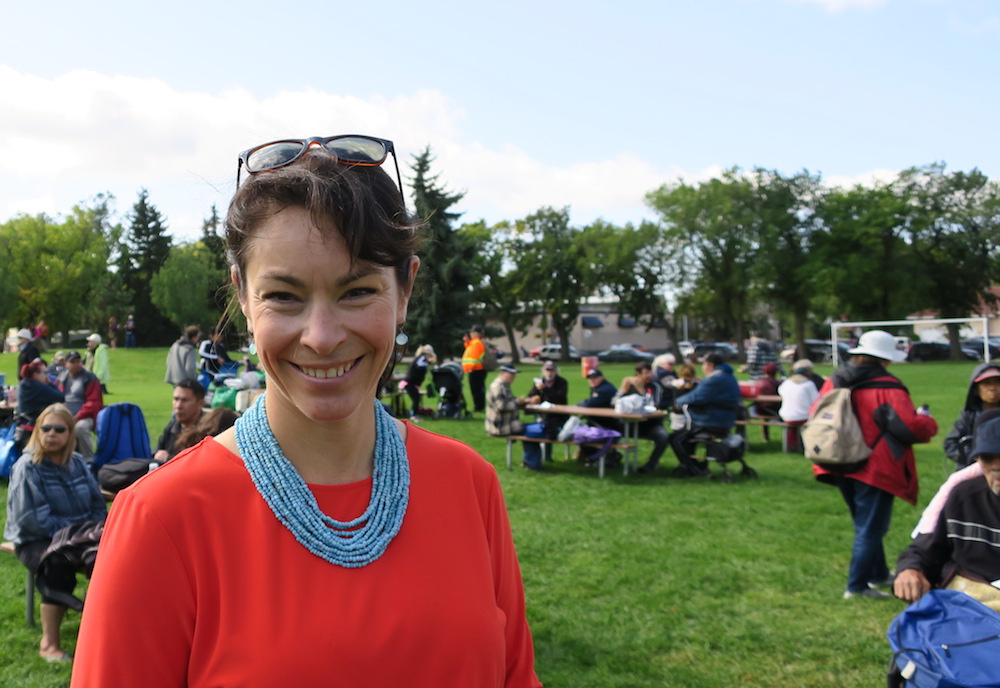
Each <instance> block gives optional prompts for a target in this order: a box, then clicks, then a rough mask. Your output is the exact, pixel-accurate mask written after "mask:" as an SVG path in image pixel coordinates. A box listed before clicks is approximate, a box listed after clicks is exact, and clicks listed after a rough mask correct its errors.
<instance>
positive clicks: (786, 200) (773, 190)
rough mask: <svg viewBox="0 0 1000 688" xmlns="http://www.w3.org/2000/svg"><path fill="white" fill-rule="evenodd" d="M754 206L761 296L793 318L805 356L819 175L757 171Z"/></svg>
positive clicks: (754, 270) (757, 281) (757, 280)
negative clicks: (785, 175) (787, 174)
mask: <svg viewBox="0 0 1000 688" xmlns="http://www.w3.org/2000/svg"><path fill="white" fill-rule="evenodd" d="M750 179H751V183H752V189H753V204H754V207H755V213H754V215H755V219H756V231H755V234H756V238H755V243H756V244H757V247H758V250H757V259H756V260H755V261H754V263H753V266H752V273H753V280H754V284H755V286H756V289H757V294H758V295H759V297H760V299H761V300H762V301H763V302H764V303H767V304H768V305H769V306H770V307H771V308H773V309H774V310H775V311H777V312H779V313H785V314H787V315H788V316H790V317H791V318H792V322H793V329H794V333H795V341H796V342H797V344H798V347H799V352H800V354H801V357H805V339H806V330H807V322H808V320H809V314H810V305H811V295H812V294H813V293H814V292H815V275H816V270H815V266H814V265H813V264H812V263H811V262H810V260H809V255H810V248H811V246H812V244H813V235H814V234H815V233H816V232H817V229H818V225H817V223H816V222H815V219H814V216H815V206H816V200H817V198H818V196H819V193H820V178H819V177H818V176H814V175H811V174H809V173H808V172H805V171H803V172H799V173H798V174H795V175H793V176H791V177H784V176H782V175H781V174H780V173H778V172H775V171H770V170H763V169H759V168H758V169H756V170H754V172H753V174H752V175H751V176H750Z"/></svg>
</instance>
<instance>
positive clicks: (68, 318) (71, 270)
mask: <svg viewBox="0 0 1000 688" xmlns="http://www.w3.org/2000/svg"><path fill="white" fill-rule="evenodd" d="M106 210H107V209H106V205H104V204H103V203H102V202H101V201H99V202H98V204H97V206H96V207H92V208H85V207H81V206H76V207H74V208H73V211H72V213H71V214H70V215H69V216H68V217H67V218H66V219H65V220H64V221H63V222H61V223H58V224H57V223H55V222H53V221H52V220H51V219H50V218H48V217H46V216H45V215H37V216H33V217H32V216H27V215H21V216H18V217H16V218H14V219H13V220H10V221H8V222H6V223H4V224H3V225H0V247H3V248H4V250H5V251H6V255H7V256H8V259H7V262H6V264H5V265H4V279H3V280H0V281H3V282H4V283H5V285H6V286H5V287H4V290H8V291H13V290H16V298H14V299H12V303H13V304H14V307H13V309H12V310H11V311H10V313H9V314H8V315H7V317H6V318H5V319H4V320H5V323H8V324H16V325H18V326H28V325H32V324H34V323H35V322H37V321H38V319H39V318H45V321H46V322H47V323H48V325H49V327H50V328H51V329H52V331H54V332H57V331H60V330H62V331H67V330H69V329H74V328H80V327H90V328H92V329H96V328H97V327H98V325H99V324H100V322H99V321H98V320H97V319H96V315H95V309H94V303H97V302H100V301H101V300H102V299H104V298H106V297H105V292H106V291H107V290H108V289H109V286H110V285H113V284H114V277H113V276H112V275H109V272H108V260H109V256H110V247H109V233H108V232H109V230H108V228H107V226H106V222H105V221H106V218H107V213H106Z"/></svg>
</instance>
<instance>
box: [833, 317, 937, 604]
mask: <svg viewBox="0 0 1000 688" xmlns="http://www.w3.org/2000/svg"><path fill="white" fill-rule="evenodd" d="M848 353H849V354H850V355H851V358H850V359H849V360H848V362H847V364H846V365H844V366H843V367H841V368H838V369H837V370H835V371H834V372H833V375H831V376H830V377H829V378H828V379H827V381H826V382H825V383H824V384H823V389H821V390H820V397H822V396H823V395H824V394H827V393H829V392H830V391H831V390H833V389H834V388H835V387H848V388H850V389H851V390H852V392H851V399H852V401H853V404H854V410H855V413H856V415H857V418H858V422H859V423H860V425H861V432H862V434H863V435H864V438H865V443H866V444H867V445H868V446H869V447H871V455H870V456H869V457H868V459H865V460H860V461H858V462H857V463H856V464H855V465H853V466H850V467H846V470H844V469H841V470H835V469H833V468H832V467H825V466H823V465H820V464H813V472H814V474H815V477H816V479H817V480H819V481H820V482H824V483H827V484H830V485H834V486H836V487H837V488H838V489H839V490H840V494H841V496H842V497H843V499H844V502H845V503H846V504H847V508H848V511H849V512H850V514H851V520H852V521H853V524H854V545H853V547H852V549H851V564H850V568H849V569H848V575H847V588H846V589H845V591H844V595H843V596H844V599H854V598H887V597H890V595H889V594H888V593H887V592H884V591H882V590H880V589H879V587H881V586H883V585H886V584H888V583H890V582H891V581H890V573H889V567H888V565H887V564H886V560H885V548H884V547H883V544H882V539H883V538H884V537H885V534H886V533H887V532H888V530H889V523H890V521H891V520H892V504H893V498H894V497H899V498H900V499H905V500H906V501H908V502H910V503H911V504H916V503H917V490H918V484H917V467H916V463H915V461H914V456H913V445H914V444H917V443H918V442H928V441H929V440H930V439H931V438H932V437H934V435H936V434H937V431H938V425H937V421H935V420H934V419H933V418H932V417H931V416H930V415H928V414H924V413H918V412H917V409H916V408H915V407H914V405H913V400H912V399H911V398H910V393H909V391H908V390H907V389H906V387H905V386H904V385H903V383H902V382H900V381H899V380H898V379H897V378H896V377H895V376H894V375H893V374H892V373H890V372H889V371H888V370H887V368H888V367H889V364H890V363H893V362H895V361H901V360H903V359H904V358H905V357H906V354H905V353H904V352H902V351H899V350H897V349H896V343H895V341H894V340H893V337H892V335H890V334H889V333H888V332H883V331H882V330H870V331H868V332H865V333H864V334H863V335H861V338H860V339H859V340H858V346H856V347H855V348H853V349H850V350H849V351H848ZM815 403H818V398H817V401H816V402H815ZM815 403H814V404H813V405H814V406H815Z"/></svg>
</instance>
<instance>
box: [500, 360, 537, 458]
mask: <svg viewBox="0 0 1000 688" xmlns="http://www.w3.org/2000/svg"><path fill="white" fill-rule="evenodd" d="M518 372H519V371H518V369H517V368H515V367H514V366H510V365H502V366H500V372H499V373H497V376H496V377H495V378H494V379H493V382H492V383H490V386H489V389H487V390H486V434H487V435H489V436H490V437H505V436H507V435H523V434H527V433H526V428H525V426H524V424H523V423H521V419H520V418H518V414H519V412H520V409H521V408H522V407H523V406H526V405H527V403H528V399H527V397H516V396H514V392H513V391H512V390H511V388H510V385H511V383H512V382H513V381H514V378H515V377H517V373H518ZM533 425H534V426H535V427H534V428H533V429H532V430H533V432H532V433H531V434H530V435H528V436H532V437H542V436H543V432H544V431H543V429H542V424H541V423H534V424H533ZM522 465H523V466H524V467H525V468H530V469H531V470H535V471H537V470H540V469H541V467H542V451H541V447H540V446H539V444H538V443H537V442H525V443H524V461H523V463H522Z"/></svg>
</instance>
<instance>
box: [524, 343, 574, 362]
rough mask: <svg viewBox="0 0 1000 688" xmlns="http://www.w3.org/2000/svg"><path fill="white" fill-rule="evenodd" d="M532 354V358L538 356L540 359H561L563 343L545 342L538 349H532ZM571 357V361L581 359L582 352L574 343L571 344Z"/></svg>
mask: <svg viewBox="0 0 1000 688" xmlns="http://www.w3.org/2000/svg"><path fill="white" fill-rule="evenodd" d="M530 354H531V357H532V358H537V359H538V360H539V361H561V360H562V344H545V345H544V346H540V347H538V348H537V349H532V350H531V352H530ZM569 358H570V360H571V361H579V360H580V352H579V351H577V350H576V347H575V346H573V345H572V344H570V345H569Z"/></svg>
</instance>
